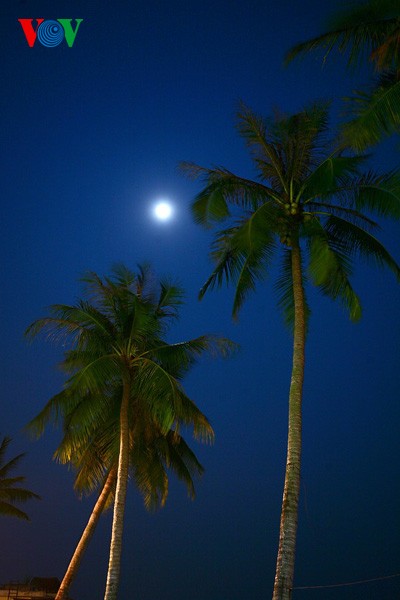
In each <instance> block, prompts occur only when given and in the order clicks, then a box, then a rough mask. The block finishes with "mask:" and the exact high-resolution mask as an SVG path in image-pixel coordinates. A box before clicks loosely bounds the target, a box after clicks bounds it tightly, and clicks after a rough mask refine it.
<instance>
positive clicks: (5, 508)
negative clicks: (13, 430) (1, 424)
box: [0, 437, 40, 521]
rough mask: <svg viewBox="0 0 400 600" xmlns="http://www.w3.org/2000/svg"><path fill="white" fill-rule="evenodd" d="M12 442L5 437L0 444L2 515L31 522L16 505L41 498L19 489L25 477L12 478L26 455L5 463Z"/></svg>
mask: <svg viewBox="0 0 400 600" xmlns="http://www.w3.org/2000/svg"><path fill="white" fill-rule="evenodd" d="M10 442H11V439H10V438H9V437H4V438H3V440H2V442H1V444H0V514H1V515H7V516H9V517H17V518H18V519H26V520H27V521H29V517H28V515H27V514H26V512H24V511H23V510H21V509H20V508H18V507H17V506H15V504H16V503H18V502H27V501H28V500H31V499H32V498H36V499H40V496H38V495H37V494H35V493H34V492H31V491H30V490H27V489H25V488H21V487H19V484H20V483H22V482H24V481H25V477H23V476H21V475H19V476H17V477H10V473H11V471H13V470H14V469H15V468H16V467H17V466H18V463H19V461H20V460H21V458H23V456H25V454H18V456H15V457H14V458H12V459H11V460H9V461H8V462H4V460H5V453H6V451H7V448H8V446H9V444H10Z"/></svg>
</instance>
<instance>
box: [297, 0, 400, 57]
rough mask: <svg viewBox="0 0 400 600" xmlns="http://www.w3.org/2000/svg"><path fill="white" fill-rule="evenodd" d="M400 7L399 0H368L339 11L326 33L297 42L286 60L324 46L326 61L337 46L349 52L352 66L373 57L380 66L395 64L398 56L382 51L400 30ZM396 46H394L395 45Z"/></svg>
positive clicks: (329, 23) (330, 22)
mask: <svg viewBox="0 0 400 600" xmlns="http://www.w3.org/2000/svg"><path fill="white" fill-rule="evenodd" d="M399 16H400V10H399V6H398V2H397V0H368V1H367V2H363V3H362V4H358V5H355V6H354V5H353V6H350V7H349V8H345V9H344V10H341V11H339V12H338V13H337V14H336V15H335V16H334V17H331V19H330V21H329V22H328V25H327V27H326V30H325V32H324V33H323V34H322V35H319V36H316V37H314V38H313V39H311V40H308V41H306V42H302V43H299V44H296V45H295V46H294V47H293V48H291V50H290V51H289V52H288V53H287V55H286V63H288V62H290V61H292V60H293V59H294V58H296V57H297V56H299V55H304V54H305V53H308V52H310V51H314V50H317V49H321V50H322V51H323V52H324V58H323V60H324V61H326V60H327V58H328V56H329V54H330V53H331V52H332V50H333V49H334V48H337V49H338V50H339V52H341V53H342V54H345V53H347V55H348V65H349V66H355V65H357V64H359V62H360V59H361V60H363V59H364V58H366V57H369V58H370V59H371V60H374V62H375V64H376V65H377V67H378V68H385V67H386V66H387V65H388V64H389V65H391V64H392V63H393V60H394V59H395V58H397V57H394V56H393V54H392V56H388V53H386V52H385V53H384V55H383V56H382V52H381V53H379V49H380V48H381V46H382V45H384V44H385V42H386V40H387V38H388V37H390V36H392V35H393V33H394V32H395V31H396V30H398V28H399V24H398V23H399V22H398V18H399ZM392 48H393V47H392Z"/></svg>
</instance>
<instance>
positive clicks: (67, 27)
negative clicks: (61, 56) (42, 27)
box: [57, 19, 83, 48]
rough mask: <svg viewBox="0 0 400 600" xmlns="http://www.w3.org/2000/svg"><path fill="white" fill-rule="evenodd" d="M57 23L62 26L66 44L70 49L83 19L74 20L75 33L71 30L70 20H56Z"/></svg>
mask: <svg viewBox="0 0 400 600" xmlns="http://www.w3.org/2000/svg"><path fill="white" fill-rule="evenodd" d="M57 21H58V22H59V23H61V25H62V26H63V28H64V33H65V39H66V40H67V44H68V46H69V47H70V48H72V46H73V44H74V41H75V38H76V34H77V33H78V29H79V25H80V24H81V23H82V21H83V19H75V21H76V27H75V31H74V30H73V29H72V26H71V21H72V19H57Z"/></svg>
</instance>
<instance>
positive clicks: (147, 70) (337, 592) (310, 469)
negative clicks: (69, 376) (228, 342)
mask: <svg viewBox="0 0 400 600" xmlns="http://www.w3.org/2000/svg"><path fill="white" fill-rule="evenodd" d="M336 6H337V4H336V2H333V1H329V2H326V3H324V2H321V1H320V0H302V2H299V1H298V0H281V1H280V2H272V1H270V0H265V1H264V2H261V1H259V0H254V1H253V2H251V3H250V2H244V1H243V0H242V1H239V0H230V1H227V0H225V1H223V0H214V1H213V2H211V1H210V0H203V2H188V1H186V2H183V1H179V0H171V1H170V2H165V1H157V2H152V1H150V2H138V1H133V2H132V1H129V2H128V1H127V0H120V1H119V2H117V3H114V2H97V3H95V2H88V1H87V0H81V1H79V2H78V1H68V2H67V1H63V0H60V1H58V2H50V1H45V0H38V1H33V0H32V1H31V0H21V1H18V2H17V1H15V2H12V1H7V2H3V5H2V19H1V37H0V48H1V57H2V58H1V70H2V72H1V80H2V94H1V96H0V103H1V109H2V110H1V115H2V117H1V118H2V123H1V140H2V144H1V167H2V171H3V174H2V177H1V180H0V186H1V222H0V227H1V235H0V244H1V250H0V251H1V257H2V261H1V268H0V277H1V279H0V284H1V290H2V291H1V322H2V344H1V361H0V368H1V382H2V385H1V394H2V401H1V426H0V431H1V434H2V435H9V436H11V437H12V438H13V443H12V444H11V446H10V448H9V458H11V456H14V455H15V454H17V453H19V452H27V455H26V457H25V458H24V460H23V462H22V463H21V465H20V467H19V469H18V471H19V473H21V474H25V475H26V476H27V487H29V488H30V489H32V490H33V491H35V492H37V493H38V494H40V495H41V496H42V500H41V501H40V502H37V501H32V502H31V503H29V504H27V505H26V508H25V509H26V511H27V512H28V513H29V515H30V517H31V522H30V523H26V522H20V521H17V520H16V519H15V520H12V519H7V518H5V517H2V518H1V522H0V531H1V538H0V539H1V547H2V549H1V558H0V582H5V581H8V580H10V579H13V580H21V579H23V578H25V577H32V576H42V577H51V576H58V577H60V578H61V577H62V575H63V573H64V570H65V568H66V566H67V564H68V561H69V557H70V555H71V553H72V551H73V549H74V546H75V544H76V542H77V540H78V538H79V536H80V533H81V530H82V528H83V526H84V524H85V523H86V520H87V518H88V515H89V513H90V510H91V507H92V505H93V503H94V498H93V497H90V498H88V499H83V500H81V501H80V500H79V499H78V498H77V497H76V495H75V493H74V491H73V489H72V484H73V473H71V472H69V471H68V470H67V468H66V467H64V466H61V465H57V464H55V463H54V462H52V453H53V452H54V450H55V448H56V447H57V443H58V441H59V439H60V433H59V432H57V431H53V430H50V429H49V430H48V432H47V433H46V435H45V436H44V437H43V438H42V439H41V440H39V441H37V442H36V441H32V440H31V439H30V438H29V436H28V435H27V433H26V432H25V431H24V427H25V425H26V424H27V423H28V421H29V420H30V419H32V418H33V417H34V416H35V415H36V414H37V413H38V412H39V410H40V409H41V408H42V407H43V406H44V404H45V403H46V402H47V400H48V399H49V398H50V397H51V396H52V395H54V394H55V393H56V392H57V391H59V390H60V388H61V386H62V382H63V379H62V374H61V373H60V372H59V371H58V370H57V367H56V365H57V362H58V361H59V360H60V358H61V351H62V348H59V347H55V346H52V345H51V344H50V343H46V341H45V340H44V339H43V338H42V339H38V340H36V341H35V342H34V343H33V344H31V345H29V344H28V343H27V342H26V340H25V339H24V337H23V333H24V330H25V329H26V327H27V326H28V325H29V324H30V323H31V322H32V321H33V320H34V319H36V318H39V317H40V316H44V315H45V314H46V307H47V306H49V305H50V304H53V303H59V302H60V303H73V302H74V301H75V299H76V298H77V297H78V296H79V294H80V285H79V282H78V280H79V277H80V276H81V275H82V274H83V273H84V272H85V271H86V270H95V271H97V272H99V273H100V274H106V273H108V272H109V271H110V269H111V267H112V265H113V264H115V263H117V262H124V263H126V264H127V265H128V266H129V267H131V268H133V269H135V267H136V265H137V264H138V263H141V262H144V261H149V262H151V263H152V265H153V268H154V271H155V273H157V274H158V275H161V276H164V275H167V274H169V275H171V276H172V277H173V278H175V279H176V280H178V281H179V282H180V283H181V284H182V286H183V287H184V288H185V289H186V296H187V301H186V304H185V307H184V308H183V310H182V316H181V319H180V321H179V322H178V323H177V324H176V325H175V326H174V327H173V328H172V329H171V332H170V339H171V341H180V340H182V339H185V338H190V337H195V336H197V335H201V334H204V333H216V334H221V335H224V336H229V337H231V338H232V339H233V340H235V341H236V342H237V343H239V344H240V347H241V349H240V352H239V353H238V354H237V355H236V356H235V357H234V358H233V359H230V360H228V361H222V360H211V359H210V360H204V361H202V362H201V363H200V364H199V365H198V366H196V368H195V369H194V370H193V372H192V373H191V374H190V375H189V376H188V377H187V378H186V379H185V389H186V390H187V392H188V394H189V396H190V397H192V398H193V400H195V401H196V403H197V404H198V405H199V407H200V408H201V409H202V410H203V411H204V412H205V413H206V414H207V416H208V417H209V419H210V420H211V422H212V424H213V426H214V429H215V432H216V442H215V444H214V446H213V447H204V446H201V445H200V444H197V443H196V442H194V441H193V442H192V443H191V445H192V447H193V448H194V449H195V450H196V453H197V455H198V457H199V458H200V460H201V462H202V463H203V465H204V467H205V474H204V476H203V478H202V479H201V480H200V481H199V482H198V484H197V497H196V499H195V500H194V501H193V502H191V501H190V500H189V499H188V498H187V497H186V491H185V489H184V487H183V486H182V485H181V484H180V483H179V482H176V481H175V480H174V479H173V478H172V480H171V490H170V495H169V498H168V501H167V505H166V507H165V508H164V509H163V510H161V511H159V512H158V513H156V514H148V513H146V511H145V509H144V507H143V503H142V500H141V497H140V496H139V494H138V492H137V491H136V490H135V488H134V486H133V485H131V487H130V489H129V492H128V501H127V512H126V519H125V533H124V550H123V559H122V574H121V583H120V593H119V597H120V598H121V599H124V600H130V599H131V598H135V599H137V600H161V599H162V600H239V599H240V600H264V599H265V598H270V597H271V594H272V586H273V577H274V572H275V560H276V550H277V542H278V528H279V513H280V504H281V496H282V487H283V477H284V463H285V455H286V430H287V396H288V387H289V379H290V368H291V337H290V334H289V332H288V331H287V330H286V329H285V326H284V324H283V321H282V319H281V315H280V314H279V312H278V309H277V307H276V298H275V296H274V292H273V286H272V281H273V278H271V279H267V280H266V281H265V283H263V284H261V285H260V286H259V287H258V291H257V294H255V295H253V296H252V297H251V298H249V300H248V302H247V303H246V304H245V306H244V308H243V309H242V312H241V315H240V319H239V321H238V323H233V322H232V319H231V316H230V315H231V313H230V311H231V304H232V296H233V294H232V290H229V289H222V290H220V291H217V292H214V293H210V294H209V295H207V296H206V298H205V299H204V300H203V301H202V302H198V300H197V292H198V289H199V288H200V287H201V285H202V283H203V282H204V281H205V279H206V278H207V276H208V275H209V273H210V270H211V263H210V261H209V259H208V256H207V254H208V248H209V244H210V241H211V239H212V232H209V231H204V230H202V229H201V228H199V227H198V226H196V225H195V224H194V223H193V221H192V218H191V215H190V210H189V208H190V204H191V201H192V199H193V197H194V195H195V194H196V192H197V191H198V190H199V184H196V183H193V182H191V181H188V180H186V179H185V178H183V177H182V175H181V174H180V173H179V172H178V170H177V165H178V163H179V161H181V160H186V161H193V162H196V163H198V164H201V165H205V166H211V165H216V164H217V165H224V166H226V167H227V168H229V169H230V170H232V171H234V172H236V173H238V174H241V175H244V176H247V177H252V176H253V175H254V172H253V170H252V166H251V163H250V160H249V157H248V155H247V151H246V149H245V147H244V144H243V142H242V140H241V139H240V138H239V136H238V134H237V132H236V131H235V127H234V123H235V111H236V109H237V106H238V103H239V101H240V100H243V101H244V102H245V103H246V104H248V105H249V106H250V107H252V108H253V109H254V110H255V111H257V112H259V113H262V114H264V115H269V114H271V112H272V111H273V110H274V108H276V107H279V108H280V109H281V110H283V111H288V112H293V111H298V110H301V109H302V108H303V107H304V105H305V104H307V103H309V102H312V101H313V100H315V99H321V98H333V99H334V102H333V106H332V117H333V124H334V122H335V119H336V118H337V115H338V114H339V113H340V110H341V106H342V105H341V102H340V98H341V97H342V96H345V95H348V94H350V92H351V90H352V89H354V88H355V87H357V86H359V85H360V84H361V83H362V82H365V81H367V80H368V77H369V75H370V73H369V71H368V70H367V69H366V68H365V69H363V70H361V71H360V72H355V73H350V74H349V73H347V72H346V69H345V61H344V60H343V59H342V58H340V57H336V58H333V59H332V60H331V61H329V62H328V64H327V65H326V66H325V67H324V69H322V68H321V62H320V60H319V58H318V56H309V57H307V58H305V59H304V60H302V61H298V62H296V63H293V64H291V65H290V66H289V67H287V68H285V67H284V66H283V58H284V54H285V52H286V51H287V50H288V49H289V48H290V46H291V45H293V44H294V43H295V42H297V41H301V40H304V39H307V38H309V37H311V36H313V35H316V34H318V33H319V32H320V31H321V28H322V26H323V23H324V21H325V19H326V17H327V15H328V14H330V13H331V12H332V10H334V9H335V7H336ZM18 18H45V19H57V18H82V19H83V22H82V24H81V26H80V29H79V32H78V34H77V37H76V41H75V44H74V45H73V47H72V48H69V47H68V46H67V45H66V43H65V42H63V43H62V44H60V45H59V46H57V47H55V48H46V47H44V46H41V45H40V44H39V43H36V45H35V46H34V47H33V48H29V46H28V44H27V42H26V40H25V37H24V35H23V32H22V29H21V27H20V24H19V23H18V22H17V19H18ZM399 155H400V154H399V145H398V141H396V140H391V141H389V142H388V143H386V144H385V145H383V146H382V147H381V148H380V149H379V151H378V153H377V156H376V158H374V159H372V160H371V164H374V165H376V166H378V167H384V168H392V167H394V166H396V165H397V163H398V157H399ZM159 198H168V199H169V200H170V201H171V202H172V203H173V204H174V206H175V215H174V218H173V219H172V220H171V221H169V222H168V223H159V222H156V221H155V220H154V218H153V217H152V215H151V207H152V205H153V203H154V201H155V200H157V199H159ZM383 225H384V232H383V234H382V239H383V240H384V242H385V244H386V246H387V247H388V248H389V249H390V250H391V251H392V252H393V254H394V255H395V256H396V257H397V259H398V260H400V249H399V244H398V232H399V228H400V225H398V226H396V225H393V224H387V223H384V224H383ZM354 286H355V288H356V291H358V292H359V294H360V296H361V299H362V302H363V308H364V314H363V319H362V320H361V322H360V323H358V324H352V323H350V321H349V320H348V317H347V315H346V314H345V312H343V310H342V309H341V307H340V306H339V305H336V304H333V303H332V302H331V301H329V300H327V299H325V298H322V297H321V296H319V295H318V294H317V293H316V292H315V291H312V290H310V292H309V300H310V304H311V308H312V317H311V322H310V331H309V337H308V346H307V364H306V378H305V389H304V451H303V465H302V484H301V491H302V496H301V500H300V522H299V532H298V546H297V562H296V572H295V586H308V585H310V586H311V585H324V584H335V583H341V582H347V581H355V580H363V579H369V578H374V577H380V576H386V575H392V574H394V573H399V572H400V563H399V535H400V519H399V500H400V493H399V492H400V486H399V471H400V470H399V466H398V464H399V456H400V443H399V440H400V438H399V435H398V428H399V423H400V408H399V402H398V390H399V386H400V377H399V374H400V368H399V352H398V348H399V342H400V329H399V319H398V306H399V300H400V287H399V286H398V284H397V283H396V281H395V280H394V277H392V276H391V274H389V273H385V272H378V271H375V270H373V269H371V268H368V267H364V266H363V265H360V266H359V268H358V270H357V273H356V275H355V278H354ZM110 524H111V512H110V513H107V515H106V516H104V517H103V519H102V521H101V523H100V526H99V528H98V530H97V532H96V534H95V537H94V539H93V540H92V543H91V546H90V548H89V551H88V553H87V555H86V556H85V558H84V561H83V564H82V566H81V570H80V572H79V576H78V578H77V580H76V582H75V584H74V586H73V588H72V590H71V595H72V597H73V598H74V600H95V599H97V598H102V594H103V591H104V586H105V576H106V569H107V561H108V550H109V547H108V546H109V537H110ZM293 598H294V599H295V600H302V599H303V598H304V600H314V599H315V600H319V599H320V600H322V599H323V600H333V599H335V600H336V599H338V600H341V599H343V600H350V599H354V600H361V599H362V600H365V599H378V598H379V600H393V599H395V598H400V578H397V579H391V580H385V581H380V582H375V583H371V584H368V585H358V586H352V587H345V588H333V589H332V590H330V589H325V590H308V591H305V590H304V591H303V590H298V591H296V592H294V594H293Z"/></svg>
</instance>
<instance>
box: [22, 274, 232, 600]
mask: <svg viewBox="0 0 400 600" xmlns="http://www.w3.org/2000/svg"><path fill="white" fill-rule="evenodd" d="M85 282H86V285H87V290H88V294H89V296H88V299H87V300H81V301H79V302H78V303H77V304H76V305H74V306H69V305H68V306H67V305H54V306H52V307H51V316H50V317H47V318H43V319H39V320H38V321H36V322H35V323H33V324H32V325H31V326H30V327H29V328H28V330H27V334H28V335H30V336H32V335H36V334H37V333H38V332H39V331H42V330H45V331H48V332H49V334H50V335H53V336H55V337H56V338H57V337H59V336H60V335H61V336H64V337H65V336H66V337H67V338H69V340H70V343H71V349H69V350H68V351H67V352H66V353H65V358H64V361H63V366H64V369H65V370H66V371H67V372H68V373H69V375H70V377H69V379H68V380H67V382H66V389H65V390H64V391H63V392H61V395H59V396H58V398H55V399H54V402H53V403H52V404H51V405H50V406H49V405H48V406H47V407H46V408H45V411H44V414H42V417H41V418H45V417H46V414H47V413H48V412H49V411H50V412H51V411H52V410H55V411H56V412H57V411H58V410H59V403H60V401H61V402H62V403H63V407H64V408H63V409H64V411H65V414H66V415H69V416H70V419H69V421H68V433H69V434H70V435H69V436H67V443H66V444H65V446H64V447H63V448H61V452H66V456H67V457H68V456H72V455H73V453H74V452H75V451H76V448H82V447H85V446H86V445H87V442H88V439H89V437H90V434H91V433H93V432H99V431H101V424H102V426H103V427H104V430H105V433H104V439H103V443H105V444H106V445H108V446H109V448H108V450H107V453H106V456H107V460H111V458H112V459H113V460H114V457H115V456H116V457H117V460H116V463H115V464H116V465H117V479H116V489H115V495H114V511H113V523H112V536H111V544H110V558H109V568H108V575H107V584H106V592H105V600H115V599H116V597H117V590H118V582H119V571H120V558H121V550H122V532H123V520H124V511H125V498H126V490H127V483H128V473H129V466H130V454H131V451H133V452H135V444H137V445H139V444H141V443H144V445H145V447H147V449H148V442H146V441H144V440H145V439H146V435H147V434H148V433H150V434H153V432H154V429H157V430H158V432H159V434H160V436H161V438H162V439H165V438H167V437H168V435H171V430H173V431H174V432H175V435H176V436H179V427H180V426H181V425H183V426H185V427H186V426H189V427H193V432H194V435H195V437H197V438H199V439H201V440H204V441H210V440H211V439H212V437H213V431H212V428H211V426H210V424H209V422H208V420H207V419H206V417H205V416H204V415H203V413H202V412H201V411H200V410H199V409H198V408H197V407H196V405H195V404H194V403H193V402H192V401H191V400H190V399H189V398H188V396H187V395H186V394H185V392H184V390H183V387H182V385H181V383H180V381H181V379H182V377H183V375H184V374H185V373H186V372H187V370H188V369H189V368H190V367H191V365H192V364H193V363H194V362H195V360H196V358H197V357H198V356H199V355H200V354H202V353H203V352H205V351H217V352H220V353H222V354H226V353H227V352H228V351H229V349H230V348H231V343H230V342H228V340H224V339H219V338H215V337H213V336H201V337H198V338H196V339H194V340H189V341H186V342H181V343H176V344H170V343H168V342H167V341H166V340H165V335H166V333H167V330H168V328H169V324H170V322H171V320H173V319H174V318H176V317H177V314H178V308H179V306H180V304H181V303H182V290H181V289H180V288H179V287H177V286H174V285H172V284H171V283H170V282H167V281H162V282H160V285H157V284H156V283H155V282H154V280H152V277H151V275H150V272H149V270H148V269H146V268H145V269H139V272H138V273H137V274H135V273H133V272H131V271H130V270H128V269H127V268H126V267H124V266H119V267H117V268H116V269H115V270H114V273H113V277H110V278H109V277H106V278H104V279H101V278H100V277H99V276H98V275H96V274H95V273H91V274H89V275H88V276H87V277H86V278H85ZM110 415H114V417H115V416H116V422H117V425H116V426H115V427H114V430H116V431H117V435H114V436H112V435H111V436H110V435H109V431H108V428H109V427H110V426H111V425H112V422H113V420H112V419H111V418H110ZM137 447H138V446H136V448H137ZM132 449H133V450H132ZM164 450H165V451H166V448H164ZM78 455H79V453H78ZM161 456H162V454H161ZM110 464H111V463H110ZM112 464H114V463H112ZM154 464H155V465H156V464H157V462H155V463H154ZM100 467H104V463H102V461H100ZM134 468H135V469H137V470H138V468H137V465H136V464H134ZM158 474H159V476H160V477H161V479H163V474H162V472H161V471H160V469H159V470H158ZM136 480H137V481H138V482H140V483H139V487H141V489H142V490H146V489H147V491H148V494H149V497H150V498H151V496H152V494H153V490H154V489H156V488H157V486H154V479H153V475H152V477H151V482H150V480H149V477H148V472H147V471H146V467H145V468H143V469H142V471H140V472H139V470H138V472H137V473H136ZM163 485H165V480H164V483H160V486H161V489H162V487H163Z"/></svg>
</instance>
